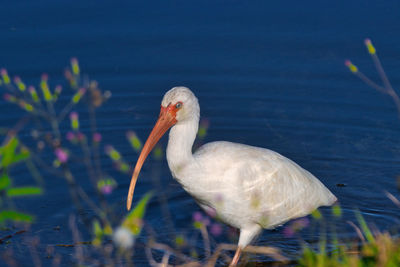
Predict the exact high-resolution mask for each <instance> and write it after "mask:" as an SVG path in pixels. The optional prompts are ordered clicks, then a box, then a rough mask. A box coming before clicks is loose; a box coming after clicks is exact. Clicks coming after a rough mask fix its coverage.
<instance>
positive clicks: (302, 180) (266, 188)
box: [195, 142, 336, 228]
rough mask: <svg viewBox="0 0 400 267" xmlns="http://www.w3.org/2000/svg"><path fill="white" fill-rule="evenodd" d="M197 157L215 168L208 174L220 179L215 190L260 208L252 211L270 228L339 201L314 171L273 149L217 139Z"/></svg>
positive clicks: (201, 163)
mask: <svg viewBox="0 0 400 267" xmlns="http://www.w3.org/2000/svg"><path fill="white" fill-rule="evenodd" d="M195 158H196V159H197V160H198V161H199V163H200V165H203V166H204V167H205V168H202V169H204V170H209V171H210V172H212V173H208V174H207V175H206V176H207V177H217V179H219V181H217V182H214V186H213V189H214V190H224V189H227V190H228V191H229V192H234V193H233V194H230V195H234V196H235V199H236V201H235V200H231V201H230V202H229V203H234V204H233V205H235V204H238V202H241V205H243V203H247V205H246V206H247V208H248V209H255V210H259V212H251V214H257V215H261V216H263V217H264V218H261V219H262V220H264V221H266V222H265V225H264V227H266V228H268V227H272V226H275V225H277V224H281V223H283V222H285V221H287V220H289V219H291V218H295V217H300V216H305V215H306V214H308V213H310V212H311V211H313V210H314V209H316V208H317V207H319V206H323V205H331V204H332V203H333V202H334V201H336V197H335V196H334V195H333V194H332V193H331V192H330V191H329V190H328V189H327V188H326V187H325V186H324V185H323V184H322V183H321V182H320V181H319V180H318V179H317V178H315V176H313V175H312V174H311V173H310V172H308V171H306V170H305V169H303V168H301V167H300V166H299V165H297V164H296V163H294V162H293V161H291V160H290V159H288V158H286V157H284V156H282V155H280V154H279V153H276V152H274V151H272V150H268V149H264V148H258V147H253V146H248V145H242V144H236V143H230V142H213V143H209V144H206V145H204V146H203V147H201V148H200V149H199V150H198V151H197V152H196V153H195ZM217 179H214V181H215V180H217ZM227 202H228V201H227ZM249 214H250V213H249ZM271 218H273V219H271ZM261 219H260V218H255V220H258V221H260V220H261Z"/></svg>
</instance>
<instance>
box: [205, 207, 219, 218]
mask: <svg viewBox="0 0 400 267" xmlns="http://www.w3.org/2000/svg"><path fill="white" fill-rule="evenodd" d="M205 212H206V213H207V215H208V216H210V217H211V218H215V217H216V216H217V211H216V210H215V209H214V208H211V207H206V208H205Z"/></svg>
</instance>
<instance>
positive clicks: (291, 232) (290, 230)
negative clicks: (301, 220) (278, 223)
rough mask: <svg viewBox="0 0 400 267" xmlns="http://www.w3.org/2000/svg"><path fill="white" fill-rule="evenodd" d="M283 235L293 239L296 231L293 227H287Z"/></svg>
mask: <svg viewBox="0 0 400 267" xmlns="http://www.w3.org/2000/svg"><path fill="white" fill-rule="evenodd" d="M283 235H284V236H285V237H288V238H289V237H292V236H293V235H294V230H293V228H292V227H291V226H286V227H285V228H284V229H283Z"/></svg>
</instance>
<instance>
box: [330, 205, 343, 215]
mask: <svg viewBox="0 0 400 267" xmlns="http://www.w3.org/2000/svg"><path fill="white" fill-rule="evenodd" d="M332 213H333V215H334V216H335V217H340V216H342V209H341V208H340V205H339V204H338V205H334V206H332Z"/></svg>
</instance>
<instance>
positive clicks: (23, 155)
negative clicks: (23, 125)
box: [0, 137, 29, 168]
mask: <svg viewBox="0 0 400 267" xmlns="http://www.w3.org/2000/svg"><path fill="white" fill-rule="evenodd" d="M18 144H19V141H18V139H17V138H15V137H12V138H11V139H10V140H9V141H8V143H7V144H6V145H4V146H2V147H1V148H0V156H1V163H0V164H1V165H0V166H2V167H3V168H6V167H8V166H9V165H10V164H13V163H17V162H19V161H22V160H25V159H27V158H28V157H29V150H27V149H26V148H24V147H22V148H21V152H20V153H18V154H17V153H16V149H17V147H18Z"/></svg>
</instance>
